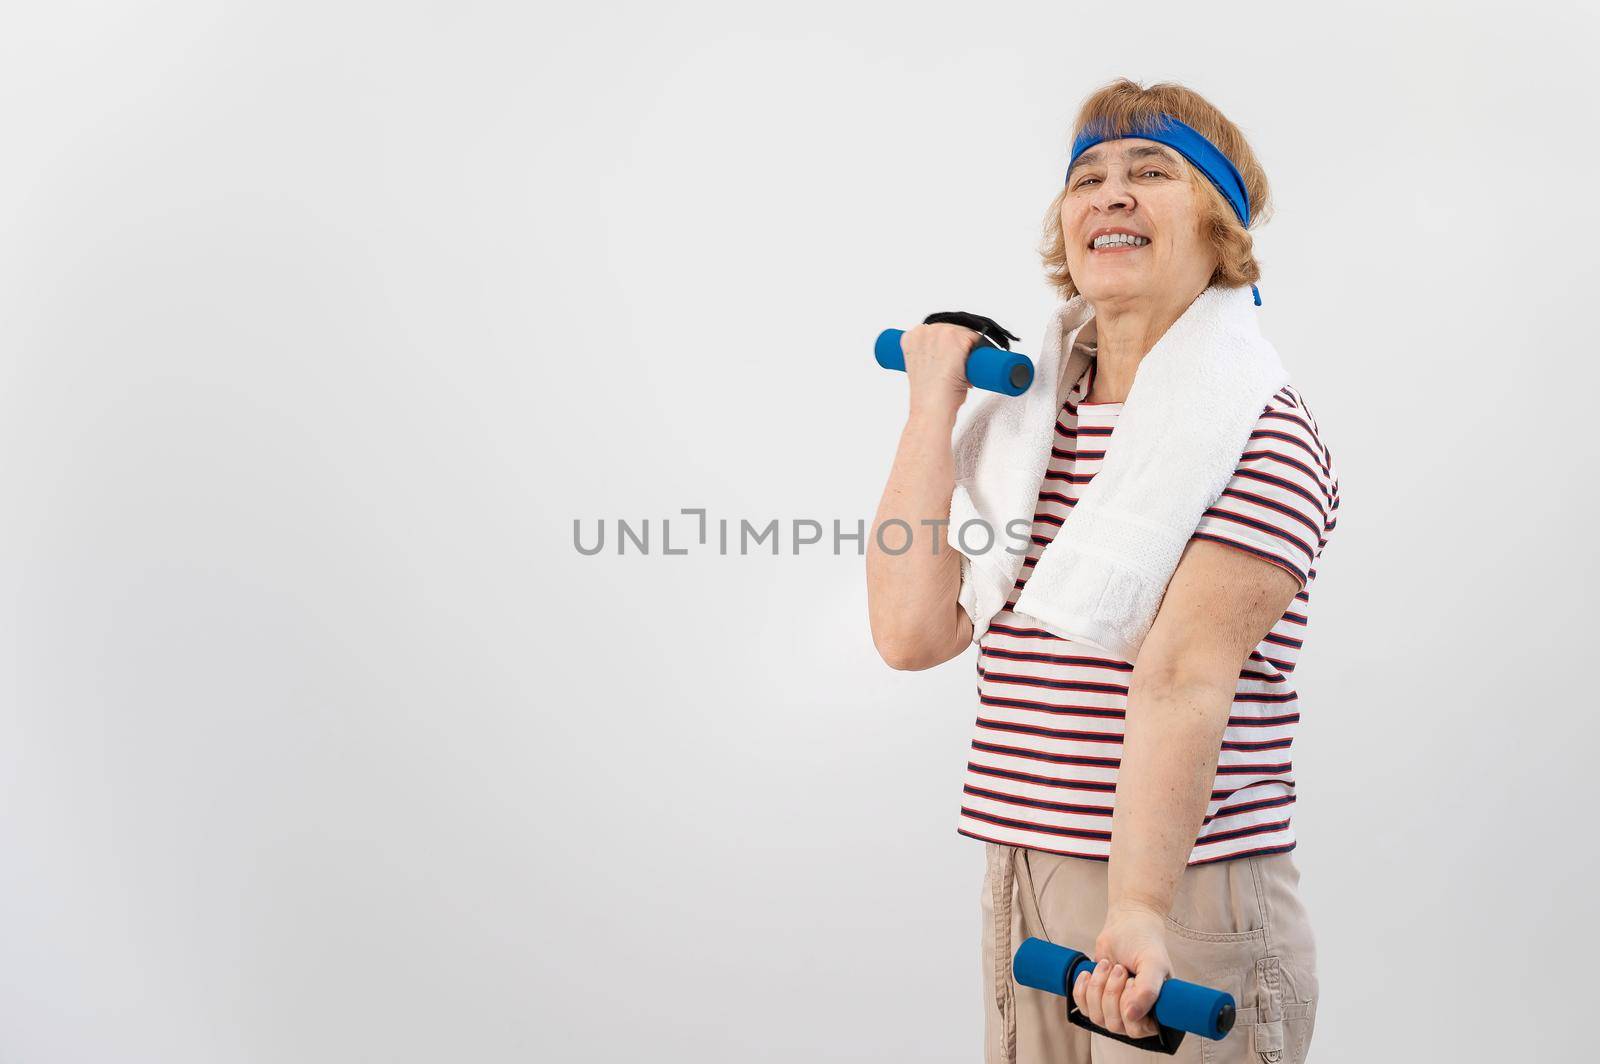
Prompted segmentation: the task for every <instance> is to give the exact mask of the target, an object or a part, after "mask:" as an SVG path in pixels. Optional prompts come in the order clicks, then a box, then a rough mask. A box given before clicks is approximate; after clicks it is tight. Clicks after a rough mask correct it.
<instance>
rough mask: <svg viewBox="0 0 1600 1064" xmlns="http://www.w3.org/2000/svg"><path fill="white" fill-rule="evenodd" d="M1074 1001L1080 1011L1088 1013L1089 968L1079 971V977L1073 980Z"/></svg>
mask: <svg viewBox="0 0 1600 1064" xmlns="http://www.w3.org/2000/svg"><path fill="white" fill-rule="evenodd" d="M1072 1003H1073V1004H1074V1005H1076V1006H1078V1011H1079V1012H1081V1013H1084V1014H1085V1015H1087V1014H1088V1012H1089V1009H1088V1003H1089V973H1088V971H1087V970H1085V971H1081V972H1079V973H1078V978H1076V979H1074V980H1073V981H1072Z"/></svg>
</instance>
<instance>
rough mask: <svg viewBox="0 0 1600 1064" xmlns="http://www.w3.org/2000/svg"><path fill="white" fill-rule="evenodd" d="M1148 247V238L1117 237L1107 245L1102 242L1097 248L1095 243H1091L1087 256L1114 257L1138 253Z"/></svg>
mask: <svg viewBox="0 0 1600 1064" xmlns="http://www.w3.org/2000/svg"><path fill="white" fill-rule="evenodd" d="M1130 241H1131V242H1130ZM1141 241H1142V243H1141ZM1149 246H1150V240H1149V238H1148V237H1131V238H1130V237H1118V238H1116V239H1115V240H1113V241H1111V242H1109V243H1107V242H1105V241H1103V240H1102V241H1101V242H1100V246H1099V247H1096V246H1095V243H1094V242H1092V241H1091V242H1090V244H1089V254H1091V255H1116V254H1119V253H1121V252H1126V251H1139V250H1142V249H1144V248H1147V247H1149Z"/></svg>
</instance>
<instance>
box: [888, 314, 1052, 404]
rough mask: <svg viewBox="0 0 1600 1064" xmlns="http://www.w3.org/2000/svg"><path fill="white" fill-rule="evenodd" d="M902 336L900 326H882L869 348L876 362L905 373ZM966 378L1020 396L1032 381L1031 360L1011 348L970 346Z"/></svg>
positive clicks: (983, 387)
mask: <svg viewBox="0 0 1600 1064" xmlns="http://www.w3.org/2000/svg"><path fill="white" fill-rule="evenodd" d="M904 335H905V330H904V329H885V330H883V332H881V333H879V334H878V341H877V343H876V344H874V345H873V348H872V351H873V354H874V355H875V356H876V357H877V359H878V365H880V366H882V367H883V368H884V369H897V370H900V371H901V372H902V373H904V372H905V368H906V356H905V352H904V351H903V350H901V347H900V337H902V336H904ZM967 380H968V381H970V382H971V384H972V386H973V387H974V388H982V389H984V390H985V391H990V392H1000V393H1001V394H1002V395H1021V394H1022V393H1023V392H1025V391H1027V390H1028V385H1030V384H1032V383H1033V362H1032V360H1030V359H1029V358H1028V356H1027V355H1019V354H1017V353H1016V352H1015V351H1006V350H1004V349H1002V348H999V347H974V348H973V349H972V351H971V353H970V354H968V355H967Z"/></svg>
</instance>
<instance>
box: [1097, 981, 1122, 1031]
mask: <svg viewBox="0 0 1600 1064" xmlns="http://www.w3.org/2000/svg"><path fill="white" fill-rule="evenodd" d="M1127 985H1128V970H1127V969H1126V968H1124V967H1123V966H1122V965H1120V964H1113V965H1112V966H1111V974H1110V975H1109V976H1107V977H1106V988H1105V991H1104V993H1103V994H1102V995H1101V997H1100V1011H1101V1012H1104V1013H1105V1016H1106V1020H1105V1023H1103V1024H1101V1026H1102V1027H1104V1028H1105V1029H1106V1030H1108V1031H1110V1032H1112V1033H1113V1034H1127V1033H1128V1032H1127V1028H1126V1027H1125V1026H1124V1025H1123V1023H1122V988H1123V987H1125V986H1127Z"/></svg>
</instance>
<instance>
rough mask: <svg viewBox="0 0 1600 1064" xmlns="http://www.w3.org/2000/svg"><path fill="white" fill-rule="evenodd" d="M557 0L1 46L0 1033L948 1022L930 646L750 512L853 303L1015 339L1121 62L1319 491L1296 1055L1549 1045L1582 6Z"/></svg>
mask: <svg viewBox="0 0 1600 1064" xmlns="http://www.w3.org/2000/svg"><path fill="white" fill-rule="evenodd" d="M565 6H566V8H567V10H564V11H563V10H560V9H559V8H558V7H557V6H555V5H551V6H550V7H549V8H548V9H539V10H535V9H533V8H530V7H528V6H526V5H517V4H510V3H500V4H474V3H460V2H456V3H448V4H446V3H427V4H420V3H402V4H377V3H369V4H356V3H327V2H320V3H315V4H313V3H298V4H284V3H270V4H269V3H259V4H231V5H217V4H198V3H196V4H174V3H146V4H139V5H124V4H98V5H97V4H71V3H56V4H40V5H32V6H27V7H24V6H23V5H13V6H12V7H11V8H10V9H9V11H8V13H7V15H6V17H5V19H4V23H3V25H0V96H3V98H4V104H3V109H0V143H3V144H4V149H5V158H6V164H5V165H4V166H3V167H0V224H3V226H4V232H3V234H0V359H3V360H0V374H3V378H0V477H3V480H0V489H3V491H4V498H5V502H6V507H5V512H6V520H5V521H4V522H3V528H0V582H3V584H0V591H3V596H4V601H5V603H6V605H7V607H8V608H7V609H6V610H5V612H4V614H3V615H0V616H3V620H0V624H3V625H4V627H5V632H4V635H5V642H4V647H5V655H4V663H5V668H4V676H3V680H4V683H3V685H0V699H3V706H0V1061H4V1062H8V1064H9V1062H13V1061H15V1062H28V1064H34V1062H41V1064H43V1062H57V1061H84V1062H90V1061H92V1062H97V1064H99V1062H108V1061H116V1062H161V1064H179V1062H197V1064H198V1062H207V1064H212V1062H218V1061H263V1062H265V1061H273V1062H276V1061H295V1062H322V1061H328V1062H334V1061H339V1062H343V1061H355V1060H371V1061H429V1062H432V1061H444V1060H452V1061H456V1060H459V1061H473V1062H490V1061H496V1062H498V1061H535V1060H538V1061H729V1062H736V1061H740V1062H742V1061H749V1060H756V1059H761V1060H769V1061H794V1062H814V1061H819V1060H829V1061H875V1062H877V1061H951V1062H954V1061H974V1060H977V1059H978V1058H979V1042H980V1029H981V1015H982V1014H981V1009H980V1001H979V993H978V990H979V981H978V973H979V963H978V936H979V918H978V898H979V883H980V877H981V872H982V857H981V847H980V845H979V844H978V843H975V842H973V841H972V840H970V839H966V838H961V837H959V836H957V835H956V833H955V823H956V812H957V808H958V805H959V801H960V782H961V771H962V767H963V765H964V763H965V759H964V754H965V749H966V744H967V742H968V739H969V738H970V734H969V729H970V727H971V722H972V718H973V716H974V712H975V696H974V683H975V678H974V674H973V661H972V656H973V652H971V651H969V652H968V654H966V655H964V656H963V657H961V658H959V659H957V660H956V661H953V662H950V663H949V664H947V665H945V666H943V667H941V668H939V669H935V670H932V671H930V672H926V673H918V674H902V673H896V672H893V671H892V670H890V669H888V668H887V667H886V666H884V665H883V664H882V663H881V662H880V661H879V660H878V659H877V657H876V656H875V654H874V651H873V648H872V645H871V641H870V637H869V634H868V629H867V624H866V607H865V588H864V578H863V561H862V558H861V557H860V556H859V555H857V554H855V553H853V551H854V549H855V547H854V544H848V545H847V553H845V554H843V555H835V554H833V553H832V551H831V543H829V544H824V545H822V546H813V547H809V548H805V549H803V550H802V551H801V553H800V554H798V555H796V554H793V553H791V549H792V548H791V543H792V538H791V537H790V535H789V532H788V530H787V525H788V523H789V522H791V521H793V520H795V519H814V520H819V521H822V522H824V523H825V524H831V522H832V521H833V520H834V519H838V520H841V521H843V522H845V523H846V524H847V525H849V526H853V525H854V523H855V522H856V521H859V520H870V518H871V516H872V513H873V510H874V508H875V506H876V503H877V499H878V494H879V492H880V491H881V490H882V486H883V482H884V478H885V477H886V475H887V472H888V468H889V463H890V459H891V456H892V453H893V448H894V445H895V441H896V439H897V435H898V431H899V427H900V423H901V419H902V418H903V415H904V406H905V399H904V396H905V391H904V383H905V378H904V377H903V376H900V375H896V374H890V373H884V372H882V371H880V370H878V369H877V368H876V367H875V366H874V365H873V363H872V361H871V356H870V347H871V341H872V339H873V337H875V336H876V334H877V332H878V331H879V330H880V329H882V328H884V327H886V326H891V325H897V326H900V327H908V326H909V325H911V324H915V323H916V322H917V321H919V320H920V319H921V317H922V316H923V315H925V314H927V313H929V312H930V311H933V310H942V309H970V310H974V311H977V312H980V313H984V314H988V315H991V316H993V317H996V318H998V319H999V320H1000V321H1002V322H1003V323H1005V324H1006V325H1007V326H1008V327H1009V328H1010V329H1011V330H1012V331H1013V332H1016V333H1019V334H1020V335H1021V336H1022V337H1023V342H1022V343H1021V344H1018V345H1016V346H1017V347H1018V349H1019V350H1024V351H1028V350H1031V349H1035V345H1036V344H1037V343H1038V340H1039V329H1040V327H1041V325H1042V324H1043V322H1044V320H1045V318H1046V316H1047V314H1048V312H1049V309H1050V307H1051V305H1052V302H1053V298H1054V297H1053V294H1052V293H1051V292H1050V291H1049V290H1048V289H1047V288H1046V286H1045V284H1044V281H1043V277H1042V272H1041V268H1040V264H1039V261H1038V257H1037V254H1036V252H1035V247H1036V245H1037V243H1038V239H1039V225H1040V221H1041V219H1042V216H1043V212H1044V210H1045V208H1046V207H1047V205H1048V203H1049V201H1050V198H1051V196H1052V195H1053V194H1054V193H1055V190H1056V188H1057V187H1058V184H1059V182H1060V180H1061V175H1062V173H1063V172H1064V167H1065V163H1066V159H1067V149H1068V145H1069V143H1070V137H1071V132H1072V130H1071V128H1070V123H1071V120H1072V117H1073V115H1074V114H1075V113H1076V110H1077V107H1078V105H1079V104H1080V102H1081V101H1082V99H1083V98H1084V97H1085V96H1086V95H1088V94H1089V93H1090V92H1092V91H1093V90H1094V89H1095V88H1097V87H1098V86H1100V85H1102V84H1104V83H1105V82H1106V81H1108V80H1110V79H1111V78H1113V77H1117V76H1123V75H1126V76H1129V77H1133V78H1136V79H1139V80H1141V81H1143V82H1144V83H1146V84H1149V83H1151V82H1155V81H1160V80H1165V79H1171V80H1176V81H1180V82H1182V83H1184V84H1187V85H1189V86H1190V87H1192V88H1195V89H1196V90H1198V91H1200V92H1201V93H1203V94H1205V95H1206V96H1207V97H1208V98H1210V99H1211V100H1212V101H1214V102H1215V103H1216V104H1217V105H1218V106H1220V107H1221V108H1222V109H1223V110H1224V111H1225V112H1226V113H1227V114H1228V115H1229V116H1230V117H1231V118H1233V120H1234V121H1236V122H1237V123H1239V125H1240V126H1241V127H1242V128H1243V129H1244V130H1245V132H1246V133H1247V135H1248V136H1249V137H1250V138H1251V141H1252V143H1253V144H1254V146H1255V149H1256V151H1257V152H1258V153H1259V155H1260V157H1261V159H1262V160H1263V162H1264V165H1265V166H1266V168H1267V172H1268V175H1269V178H1270V180H1271V182H1272V184H1273V189H1274V192H1275V195H1276V201H1277V214H1276V216H1275V217H1274V218H1273V220H1272V221H1271V222H1270V223H1269V224H1268V225H1267V226H1266V227H1265V228H1263V229H1262V230H1260V231H1259V233H1258V237H1257V240H1258V244H1257V246H1258V248H1259V251H1260V257H1261V260H1262V262H1263V265H1264V270H1265V276H1264V277H1263V279H1262V281H1261V285H1260V288H1261V294H1262V299H1263V306H1262V309H1261V315H1262V320H1263V323H1264V326H1263V327H1264V329H1265V332H1266V334H1267V336H1268V337H1269V338H1270V339H1271V340H1272V341H1273V342H1274V344H1275V345H1276V346H1277V348H1278V350H1279V351H1280V353H1281V354H1282V355H1283V357H1284V360H1285V362H1286V363H1287V364H1288V366H1289V368H1290V371H1291V373H1292V374H1293V376H1294V380H1295V383H1296V384H1297V385H1298V386H1299V387H1300V389H1301V390H1302V392H1303V393H1304V394H1305V396H1306V397H1307V399H1308V401H1309V403H1310V405H1311V408H1312V410H1313V411H1314V412H1315V414H1316V416H1317V418H1318V420H1319V422H1320V423H1321V425H1322V428H1323V431H1324V433H1325V435H1326V438H1327V440H1328V442H1329V444H1330V446H1331V447H1332V449H1333V451H1334V454H1335V458H1336V461H1337V463H1338V466H1339V469H1340V473H1341V476H1342V480H1343V506H1342V509H1341V512H1340V513H1341V520H1340V525H1339V528H1338V531H1337V532H1336V533H1335V536H1334V538H1333V539H1332V540H1331V542H1330V545H1329V547H1328V549H1327V552H1326V553H1325V554H1324V557H1323V561H1322V563H1321V565H1320V566H1319V579H1318V582H1317V585H1316V588H1315V593H1314V595H1313V601H1312V622H1311V628H1310V632H1309V642H1308V644H1307V650H1306V653H1305V657H1304V661H1303V665H1302V667H1301V669H1300V670H1299V671H1298V672H1297V675H1296V679H1297V682H1298V684H1299V688H1300V691H1301V695H1302V710H1303V712H1304V723H1303V725H1302V731H1301V733H1300V736H1299V739H1298V741H1297V742H1296V745H1295V758H1294V763H1295V770H1296V775H1297V778H1298V780H1299V782H1300V791H1299V793H1300V799H1301V800H1300V801H1299V803H1298V804H1297V805H1296V808H1295V819H1296V823H1297V825H1298V830H1299V836H1300V847H1299V849H1298V850H1297V851H1296V859H1297V861H1298V863H1299V865H1300V867H1301V870H1302V873H1303V877H1304V878H1303V880H1302V889H1303V892H1304V895H1305V898H1306V900H1307V904H1308V906H1309V908H1310V910H1311V913H1312V917H1313V920H1314V922H1315V928H1316V932H1317V936H1318V944H1319V949H1320V974H1321V982H1322V1000H1321V1004H1320V1010H1319V1019H1318V1024H1317V1029H1316V1037H1315V1043H1314V1048H1315V1050H1316V1053H1315V1057H1316V1058H1317V1059H1321V1060H1331V1061H1339V1060H1357V1059H1360V1060H1402V1059H1416V1058H1425V1059H1450V1060H1485V1061H1488V1060H1504V1059H1526V1060H1533V1059H1538V1060H1566V1059H1576V1055H1577V1054H1578V1053H1579V1052H1580V1050H1579V1047H1580V1046H1583V1045H1585V1044H1587V1041H1588V1038H1589V1035H1587V1034H1585V1033H1584V1031H1585V1026H1584V1024H1583V1021H1584V1019H1585V1018H1586V1017H1587V1015H1588V1011H1589V1009H1590V1007H1591V998H1592V994H1593V992H1594V989H1595V987H1594V980H1593V977H1592V975H1591V974H1590V973H1591V972H1592V970H1593V965H1594V963H1595V956H1594V953H1595V946H1596V941H1595V935H1594V932H1593V927H1592V924H1593V904H1592V895H1593V888H1594V872H1595V864H1596V862H1595V857H1594V851H1593V846H1594V830H1593V825H1592V820H1591V817H1592V812H1593V808H1594V800H1595V797H1596V796H1595V789H1596V787H1595V777H1596V771H1595V769H1594V760H1593V751H1594V749H1595V744H1596V740H1597V738H1600V734H1597V732H1600V729H1597V727H1596V723H1595V716H1596V711H1597V699H1596V697H1595V694H1594V688H1593V685H1592V681H1591V679H1590V673H1589V671H1588V670H1589V667H1590V666H1591V664H1592V662H1593V660H1594V645H1593V638H1594V635H1595V625H1594V623H1593V620H1592V616H1593V615H1592V598H1593V595H1594V593H1595V591H1596V579H1595V569H1596V566H1595V561H1594V552H1593V542H1594V541H1593V529H1594V527H1595V519H1596V516H1597V515H1596V506H1595V501H1594V493H1593V488H1592V485H1593V477H1594V466H1595V460H1596V457H1597V455H1596V445H1595V438H1594V425H1595V414H1594V396H1595V389H1596V385H1597V383H1600V382H1597V380H1596V371H1595V365H1594V357H1595V351H1596V344H1595V340H1594V335H1593V333H1592V331H1590V330H1588V329H1583V330H1582V331H1580V328H1581V326H1583V325H1587V324H1588V322H1587V321H1586V316H1587V315H1588V314H1589V313H1591V312H1592V308H1593V304H1594V299H1595V292H1596V285H1597V281H1600V278H1597V268H1596V255H1595V241H1596V238H1597V235H1600V234H1597V228H1600V227H1597V225H1596V215H1597V207H1596V203H1597V197H1596V188H1597V181H1600V149H1597V145H1596V141H1595V139H1594V137H1593V121H1594V103H1595V91H1594V83H1593V80H1592V79H1593V74H1594V52H1595V45H1596V43H1597V39H1600V34H1597V29H1600V26H1597V19H1596V15H1595V12H1594V8H1593V7H1592V6H1586V5H1579V4H1576V3H1573V4H1554V3H1521V4H1516V5H1509V6H1507V5H1482V4H1462V3H1450V4H1445V3H1433V4H1410V5H1399V6H1389V5H1380V4H1375V3H1357V4H1343V5H1318V6H1316V7H1311V6H1299V5H1296V6H1295V9H1294V10H1288V9H1287V8H1288V5H1276V4H1256V5H1244V6H1231V7H1229V6H1223V7H1217V6H1215V5H1211V6H1207V5H1195V4H1188V3H1182V4H1178V3H1173V4H1150V3H1146V4H1138V5H1113V4H1067V3H1048V4H1046V3H1039V4H1028V5H1010V6H1002V7H999V8H993V9H980V8H978V7H975V6H974V5H971V4H966V3H963V4H950V3H939V4H930V3H918V4H909V3H908V4H896V5H888V4H883V5H874V4H865V3H859V2H858V3H848V4H836V3H808V4H804V5H794V4H785V5H751V4H748V3H734V2H729V3H719V4H711V3H699V4H692V5H685V4H670V5H663V4H645V3H637V4H628V5H565ZM682 507H705V508H706V509H707V510H708V511H709V516H710V518H711V519H712V520H713V521H716V520H718V519H723V518H725V519H728V520H730V521H731V522H733V523H734V526H735V528H737V522H738V521H740V520H741V519H745V520H750V521H752V522H754V523H757V524H765V523H766V522H767V521H770V520H773V519H777V520H779V521H780V522H781V523H783V524H784V525H785V526H786V527H785V531H784V534H783V539H782V546H781V549H782V551H783V553H782V554H780V556H778V557H773V556H771V555H770V554H754V555H747V556H739V555H737V554H731V555H728V556H722V555H719V554H718V553H717V552H716V551H715V550H714V549H711V547H699V546H698V545H694V544H692V542H691V541H692V537H693V531H694V528H693V523H692V521H690V520H689V519H684V518H679V523H677V524H675V525H674V527H673V532H672V535H673V541H674V545H675V546H681V545H686V544H687V545H691V546H693V547H694V549H692V550H691V551H690V553H689V554H688V555H685V556H678V557H665V556H663V555H662V554H661V553H660V549H659V548H660V540H659V536H660V522H661V520H662V519H663V518H665V517H667V516H669V515H673V514H676V513H677V512H678V510H679V509H680V508H682ZM617 518H626V519H628V520H630V521H632V522H633V523H634V524H635V525H636V526H637V525H638V524H639V523H640V522H642V521H643V520H644V519H646V518H649V519H650V520H651V522H652V525H653V526H654V527H653V529H652V541H651V546H652V553H651V554H650V555H648V556H642V557H641V556H635V555H633V554H630V555H629V556H626V557H619V556H617V555H616V553H615V550H614V547H615V543H614V541H608V550H607V552H606V553H604V554H601V555H599V556H596V557H584V556H582V555H580V554H579V553H578V552H577V551H576V550H575V548H574V545H573V522H574V520H575V519H582V520H584V521H585V522H587V523H588V526H589V527H591V528H592V527H593V522H595V521H597V520H600V519H604V520H605V521H606V522H607V523H608V524H610V523H612V522H614V521H615V520H616V519H617ZM713 543H714V540H713Z"/></svg>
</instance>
